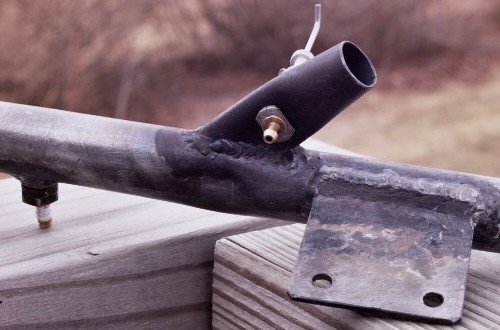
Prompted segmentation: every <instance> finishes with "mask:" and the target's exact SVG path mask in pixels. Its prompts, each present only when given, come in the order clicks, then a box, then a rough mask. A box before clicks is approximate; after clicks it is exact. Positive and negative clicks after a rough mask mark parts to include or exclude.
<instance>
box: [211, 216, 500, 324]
mask: <svg viewBox="0 0 500 330" xmlns="http://www.w3.org/2000/svg"><path fill="white" fill-rule="evenodd" d="M304 228H305V225H302V224H295V225H288V226H283V227H276V228H271V229H265V230H260V231H254V232H249V233H243V234H239V235H235V236H231V237H227V238H224V239H222V240H220V241H218V242H217V244H216V247H215V265H214V282H213V316H212V325H213V328H214V329H253V328H258V329H366V330H368V329H370V330H371V329H474V330H477V329H500V279H499V274H500V256H499V255H496V254H492V253H488V252H481V251H475V250H473V251H472V256H471V262H470V269H469V276H468V281H467V291H466V298H465V299H466V301H465V308H464V314H463V319H462V320H461V321H460V322H459V323H458V324H456V325H454V326H451V327H450V326H441V325H434V324H426V323H416V322H405V321H401V320H395V319H391V318H377V317H374V316H371V315H370V314H368V313H364V312H354V311H350V310H346V309H340V308H333V307H326V306H317V305H312V304H307V303H300V302H295V301H292V300H290V299H289V297H288V295H287V293H286V292H287V286H288V283H289V280H290V276H291V271H292V268H293V266H294V263H295V260H296V258H297V255H298V249H299V246H300V242H301V240H302V235H303V231H304Z"/></svg>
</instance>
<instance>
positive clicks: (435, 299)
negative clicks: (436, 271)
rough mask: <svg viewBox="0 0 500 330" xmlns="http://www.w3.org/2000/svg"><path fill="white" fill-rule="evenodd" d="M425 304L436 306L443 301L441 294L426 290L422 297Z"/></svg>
mask: <svg viewBox="0 0 500 330" xmlns="http://www.w3.org/2000/svg"><path fill="white" fill-rule="evenodd" d="M423 301H424V304H425V306H428V307H432V308H436V307H439V306H441V305H442V304H443V303H444V298H443V296H442V295H440V294H439V293H436V292H427V293H426V294H425V295H424V298H423Z"/></svg>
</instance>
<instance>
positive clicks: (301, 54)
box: [279, 4, 321, 74]
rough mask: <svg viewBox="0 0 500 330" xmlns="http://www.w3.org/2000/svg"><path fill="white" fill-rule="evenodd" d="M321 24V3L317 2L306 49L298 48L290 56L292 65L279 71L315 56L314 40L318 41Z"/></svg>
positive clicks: (281, 71)
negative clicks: (313, 49) (313, 51)
mask: <svg viewBox="0 0 500 330" xmlns="http://www.w3.org/2000/svg"><path fill="white" fill-rule="evenodd" d="M320 26H321V5H320V4H317V5H315V6H314V25H313V29H312V32H311V35H310V36H309V39H308V40H307V44H306V47H304V49H298V50H296V51H295V52H294V53H293V54H292V57H291V58H290V66H289V67H288V68H287V69H281V70H280V72H279V73H280V74H281V73H283V72H285V71H286V70H288V69H289V68H292V67H295V66H298V65H301V64H302V63H305V62H307V61H308V60H310V59H312V58H313V57H314V55H313V54H312V53H311V49H312V47H313V45H314V41H316V37H317V36H318V32H319V28H320Z"/></svg>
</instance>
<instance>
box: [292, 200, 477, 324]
mask: <svg viewBox="0 0 500 330" xmlns="http://www.w3.org/2000/svg"><path fill="white" fill-rule="evenodd" d="M473 227H474V226H473V224H472V222H471V220H470V219H468V218H467V217H466V216H465V215H462V216H460V214H459V213H457V214H445V213H440V212H437V211H435V210H432V209H426V208H418V207H416V206H415V205H410V204H408V205H405V204H404V203H403V204H402V205H401V204H396V203H387V202H374V201H365V200H360V199H355V198H353V197H336V198H330V197H322V196H318V197H316V199H315V200H314V204H313V207H312V210H311V213H310V216H309V220H308V223H307V226H306V230H305V233H304V238H303V241H302V245H301V247H300V251H299V256H298V259H297V263H296V265H295V268H294V271H293V275H292V280H291V284H290V287H289V292H288V293H289V295H290V297H291V298H293V299H297V300H302V301H308V302H314V303H322V304H333V305H335V306H339V307H347V308H362V309H365V308H366V309H374V310H378V311H382V312H386V313H387V312H388V313H396V314H405V315H406V316H407V317H408V316H410V317H411V318H417V319H432V320H436V321H444V322H456V321H458V320H459V319H460V318H461V315H462V308H463V301H464V294H465V282H466V277H467V270H468V267H469V256H470V250H471V244H472V236H473V231H474V228H473Z"/></svg>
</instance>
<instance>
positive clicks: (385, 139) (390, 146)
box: [317, 71, 500, 176]
mask: <svg viewBox="0 0 500 330" xmlns="http://www.w3.org/2000/svg"><path fill="white" fill-rule="evenodd" d="M499 91H500V71H496V72H495V74H493V75H492V76H491V78H490V79H489V80H487V81H485V82H483V83H481V84H477V85H470V84H465V83H460V82H454V83H449V84H446V85H442V87H440V88H438V89H434V90H432V91H427V92H426V91H420V92H413V93H412V92H401V91H398V92H390V91H377V90H375V91H372V92H370V93H369V94H367V95H365V96H364V97H363V98H362V99H361V100H360V101H358V102H357V103H356V104H355V105H353V106H352V107H351V108H350V109H348V110H346V111H345V112H344V113H342V114H341V115H340V116H339V117H337V118H336V119H335V120H333V121H332V122H331V123H330V124H329V125H327V126H326V127H325V128H324V129H323V130H321V131H320V132H319V133H318V134H317V137H318V138H319V139H322V140H325V141H328V142H331V143H334V144H337V145H339V146H342V147H345V148H347V149H349V150H352V151H356V152H359V153H363V154H366V155H370V156H373V157H376V158H381V159H387V160H394V161H399V162H404V163H411V164H416V165H423V166H432V167H439V168H446V169H452V170H457V171H465V172H471V173H479V174H485V175H492V176H500V164H499V162H498V159H499V157H500V144H499V143H498V141H500V94H499Z"/></svg>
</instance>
